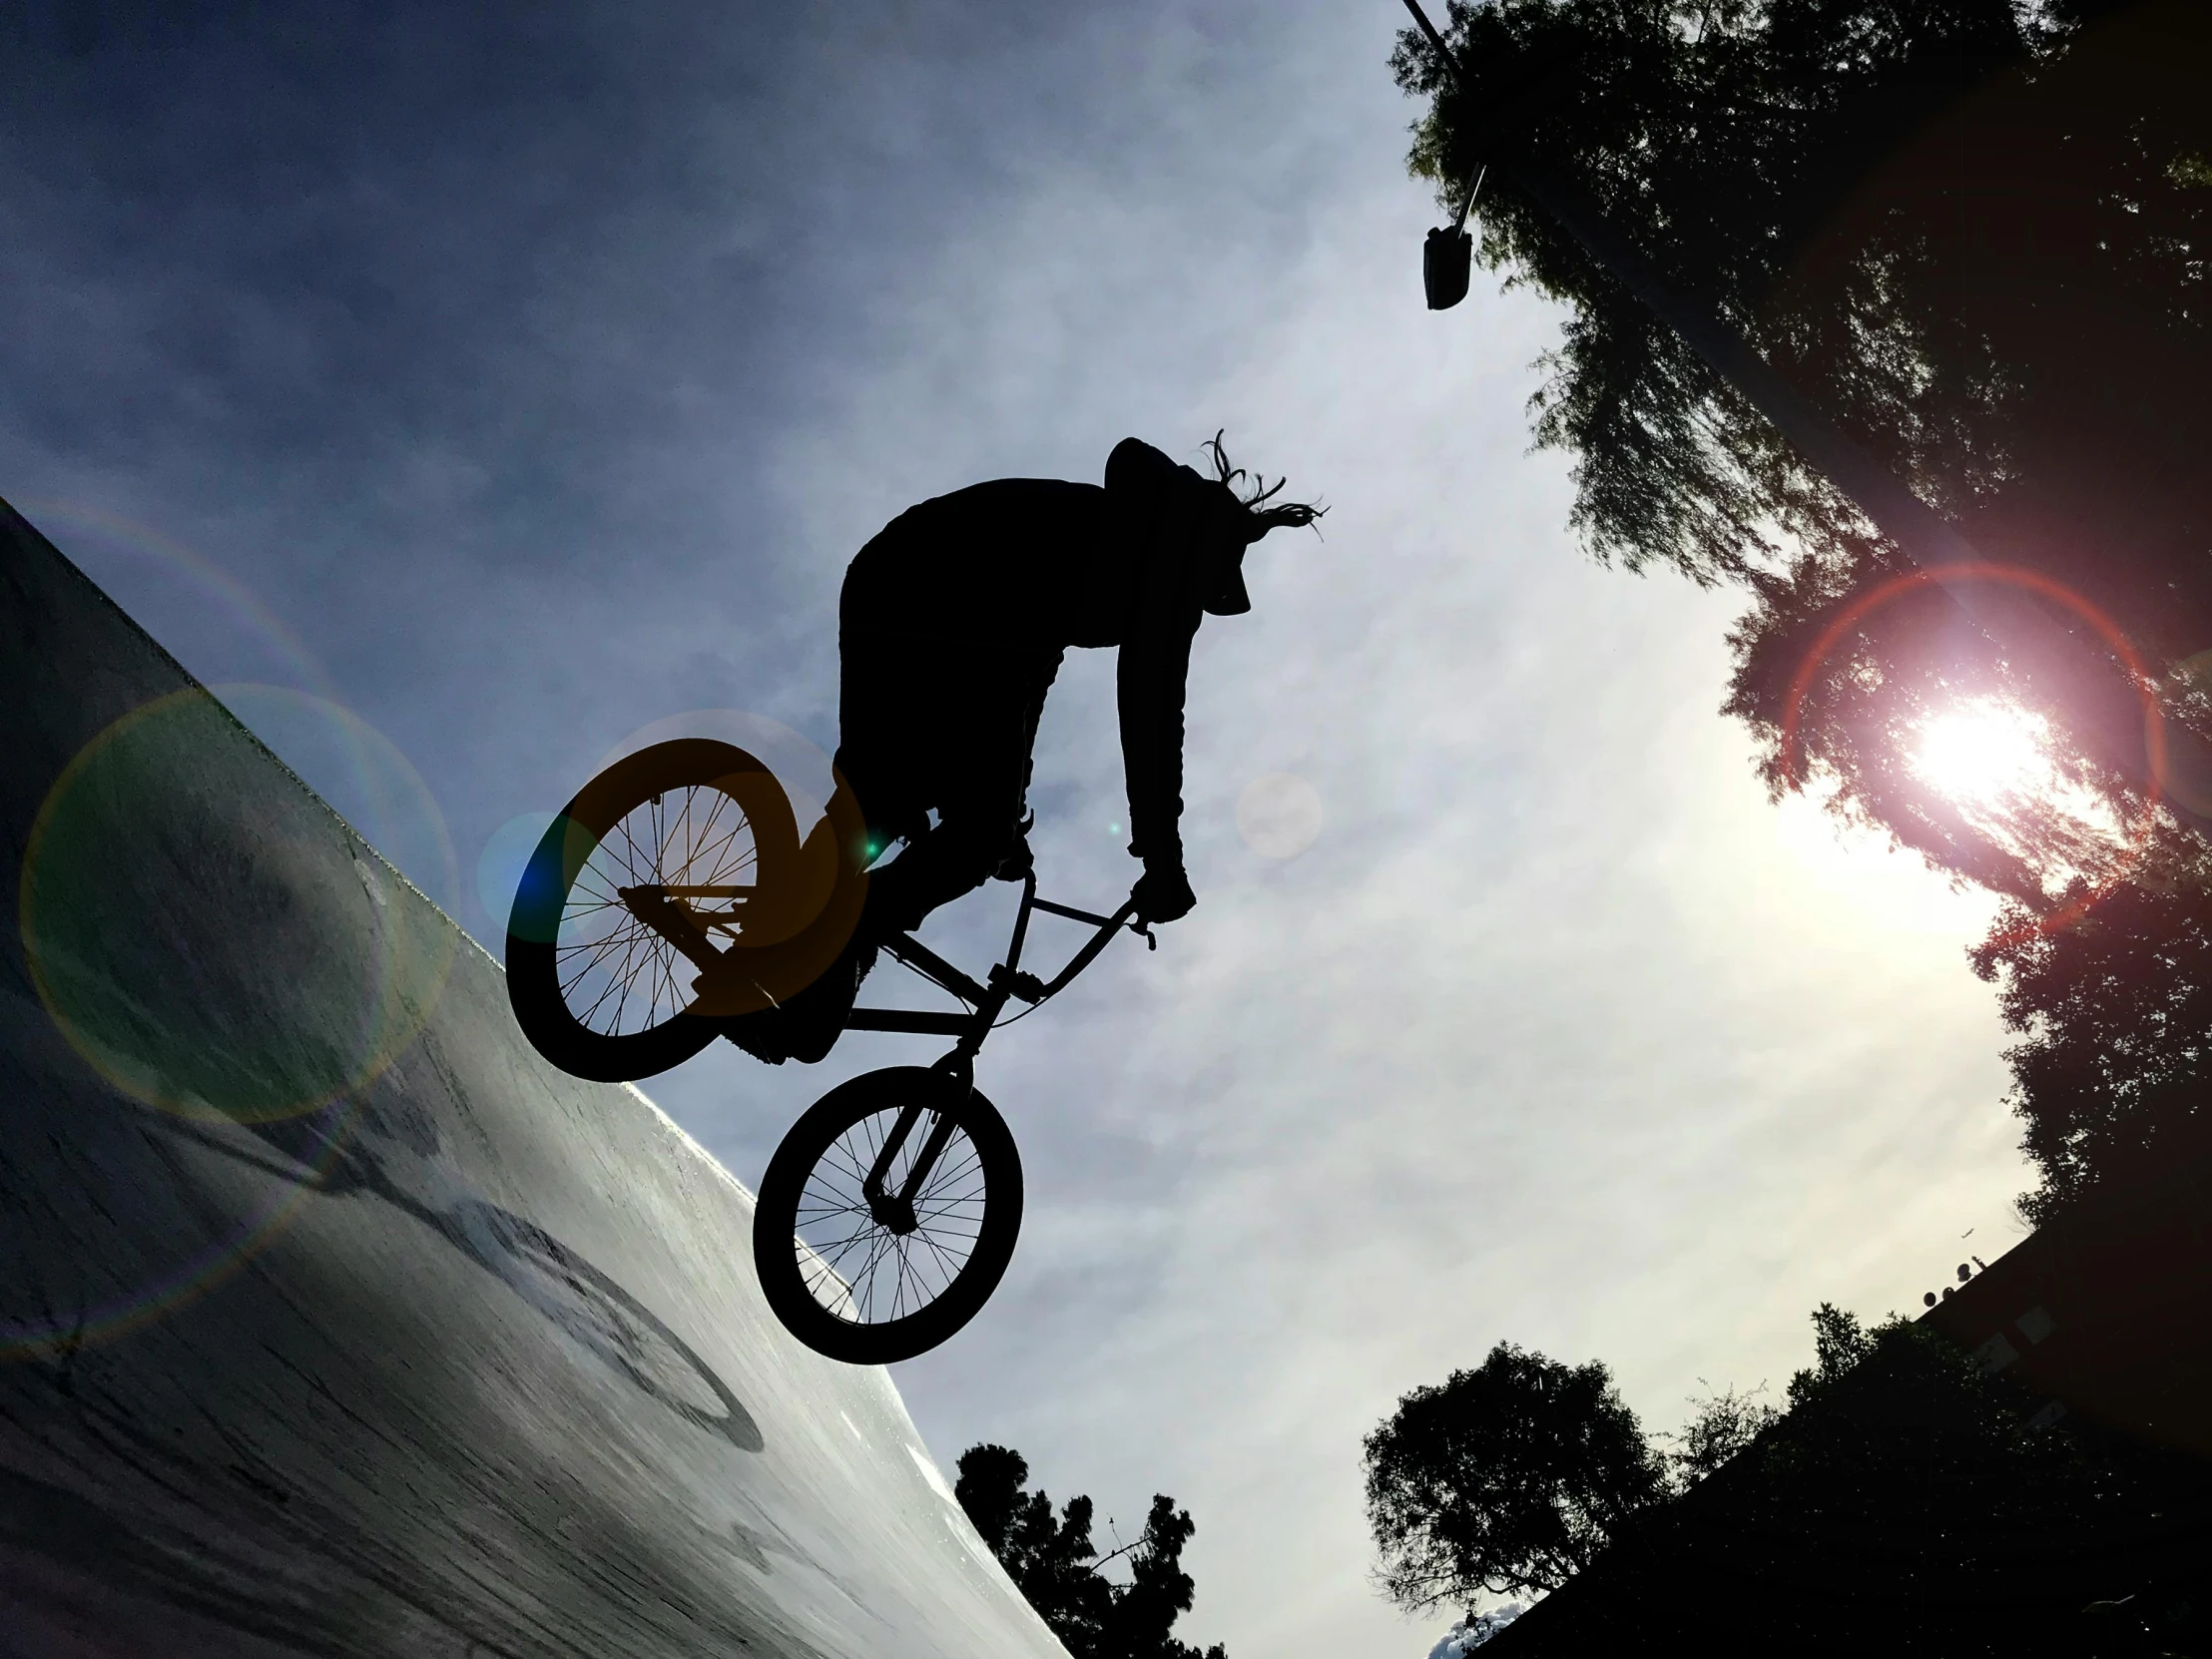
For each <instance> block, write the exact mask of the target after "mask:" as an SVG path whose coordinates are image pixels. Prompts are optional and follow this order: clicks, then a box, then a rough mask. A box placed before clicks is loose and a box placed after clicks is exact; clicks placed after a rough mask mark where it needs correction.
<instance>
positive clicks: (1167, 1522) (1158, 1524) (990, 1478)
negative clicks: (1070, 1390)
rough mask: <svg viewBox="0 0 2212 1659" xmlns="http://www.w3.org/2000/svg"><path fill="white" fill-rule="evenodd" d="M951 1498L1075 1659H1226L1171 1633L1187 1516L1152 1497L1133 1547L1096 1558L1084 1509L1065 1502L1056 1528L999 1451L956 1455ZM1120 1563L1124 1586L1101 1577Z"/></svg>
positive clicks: (1181, 1587) (1082, 1500)
mask: <svg viewBox="0 0 2212 1659" xmlns="http://www.w3.org/2000/svg"><path fill="white" fill-rule="evenodd" d="M959 1471H960V1472H959V1479H958V1480H957V1481H956V1482H954V1484H953V1488H952V1491H953V1495H954V1496H955V1497H957V1498H958V1499H959V1500H960V1507H961V1508H962V1509H963V1510H965V1511H966V1513H967V1517H968V1519H969V1521H970V1522H972V1523H973V1524H974V1527H975V1530H976V1531H977V1532H978V1533H980V1534H981V1535H982V1538H983V1541H984V1542H985V1543H986V1544H988V1545H989V1546H990V1549H991V1553H992V1554H993V1555H995V1556H996V1557H997V1558H998V1562H999V1565H1001V1566H1003V1567H1004V1568H1005V1569H1006V1575H1007V1576H1008V1577H1009V1578H1011V1579H1012V1580H1013V1581H1014V1585H1015V1587H1016V1588H1017V1589H1019V1590H1020V1591H1021V1593H1022V1595H1023V1596H1025V1597H1026V1598H1027V1599H1028V1602H1029V1605H1030V1606H1032V1607H1034V1608H1035V1609H1036V1610H1037V1616H1038V1617H1040V1618H1041V1619H1043V1620H1044V1622H1045V1624H1046V1625H1047V1626H1049V1627H1050V1629H1051V1631H1052V1633H1053V1634H1054V1635H1055V1636H1057V1637H1058V1638H1059V1639H1060V1642H1061V1644H1062V1645H1063V1646H1065V1647H1066V1648H1067V1650H1068V1652H1069V1653H1071V1654H1073V1655H1074V1656H1075V1659H1225V1655H1224V1650H1223V1649H1222V1647H1221V1645H1220V1644H1219V1643H1216V1644H1215V1645H1214V1646H1212V1647H1210V1648H1208V1649H1206V1651H1205V1652H1204V1653H1203V1654H1202V1653H1200V1651H1199V1650H1198V1649H1197V1648H1194V1647H1192V1646H1190V1645H1189V1644H1188V1643H1186V1642H1181V1641H1178V1640H1176V1639H1175V1637H1174V1636H1173V1635H1172V1634H1171V1632H1172V1630H1173V1627H1174V1624H1175V1621H1176V1619H1177V1617H1178V1616H1180V1615H1181V1614H1183V1613H1187V1612H1189V1611H1190V1607H1191V1601H1192V1596H1193V1593H1194V1585H1193V1584H1192V1581H1191V1575H1190V1574H1189V1573H1187V1572H1185V1571H1184V1570H1183V1565H1182V1559H1183V1546H1184V1545H1185V1544H1187V1543H1189V1542H1190V1540H1191V1538H1192V1536H1193V1534H1195V1533H1196V1532H1197V1530H1198V1528H1197V1525H1196V1523H1195V1522H1193V1521H1192V1519H1191V1517H1190V1512H1189V1511H1188V1510H1181V1509H1177V1508H1176V1507H1175V1500H1174V1499H1173V1498H1171V1497H1167V1496H1164V1495H1155V1496H1154V1498H1153V1500H1152V1508H1151V1510H1150V1512H1149V1513H1148V1514H1147V1515H1146V1516H1145V1524H1144V1530H1143V1532H1142V1533H1140V1534H1139V1535H1138V1538H1137V1541H1136V1542H1135V1543H1134V1544H1130V1545H1128V1546H1126V1547H1125V1548H1123V1549H1119V1550H1116V1551H1114V1552H1113V1554H1112V1555H1108V1556H1106V1557H1104V1558H1101V1557H1100V1556H1099V1553H1098V1550H1097V1549H1096V1548H1095V1547H1094V1546H1093V1544H1092V1543H1091V1517H1092V1513H1093V1510H1092V1504H1091V1500H1090V1499H1089V1498H1088V1497H1085V1496H1077V1497H1072V1498H1070V1499H1068V1501H1067V1504H1066V1506H1065V1507H1064V1508H1063V1509H1062V1510H1061V1511H1060V1514H1059V1517H1058V1519H1055V1518H1054V1516H1053V1512H1052V1500H1051V1499H1050V1498H1049V1497H1047V1496H1046V1495H1045V1493H1044V1492H1042V1491H1034V1492H1032V1491H1029V1490H1027V1489H1026V1482H1027V1481H1028V1479H1029V1464H1028V1462H1027V1461H1026V1460H1025V1459H1024V1458H1023V1457H1022V1455H1021V1453H1020V1452H1018V1451H1014V1450H1012V1449H1010V1448H1009V1447H1006V1446H1001V1445H987V1444H986V1445H973V1446H970V1447H968V1449H967V1450H966V1451H964V1452H962V1453H961V1454H960V1462H959ZM1116 1556H1127V1557H1128V1561H1129V1582H1128V1583H1126V1584H1122V1583H1116V1582H1115V1581H1114V1580H1112V1579H1110V1578H1108V1577H1106V1576H1105V1575H1104V1573H1103V1572H1102V1571H1101V1570H1100V1569H1101V1568H1102V1567H1104V1566H1106V1565H1107V1564H1108V1563H1109V1562H1111V1561H1112V1560H1113V1559H1114V1558H1115V1557H1116Z"/></svg>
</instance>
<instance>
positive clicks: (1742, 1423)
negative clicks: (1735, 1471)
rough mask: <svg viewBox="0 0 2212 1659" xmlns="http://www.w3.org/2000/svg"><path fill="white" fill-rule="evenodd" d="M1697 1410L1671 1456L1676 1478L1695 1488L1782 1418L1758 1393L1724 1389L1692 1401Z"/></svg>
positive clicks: (1678, 1436)
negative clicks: (1678, 1447) (1677, 1448)
mask: <svg viewBox="0 0 2212 1659" xmlns="http://www.w3.org/2000/svg"><path fill="white" fill-rule="evenodd" d="M1692 1403H1693V1404H1695V1405H1696V1406H1697V1410H1696V1411H1694V1412H1693V1413H1692V1414H1691V1417H1690V1420H1689V1422H1688V1423H1686V1424H1685V1425H1684V1426H1683V1429H1682V1432H1681V1433H1680V1434H1678V1435H1676V1436H1675V1439H1676V1441H1677V1443H1678V1444H1679V1446H1680V1449H1679V1450H1676V1451H1673V1452H1670V1453H1669V1454H1668V1458H1667V1460H1668V1462H1670V1463H1671V1464H1672V1465H1673V1467H1674V1473H1675V1478H1676V1479H1677V1480H1678V1481H1679V1482H1680V1483H1681V1484H1682V1485H1683V1486H1684V1487H1689V1486H1694V1485H1696V1484H1697V1483H1698V1482H1699V1481H1701V1480H1707V1479H1710V1478H1712V1476H1714V1475H1716V1474H1718V1473H1719V1472H1720V1471H1721V1470H1722V1469H1723V1468H1725V1467H1727V1465H1728V1464H1729V1463H1731V1462H1733V1461H1734V1460H1735V1459H1736V1458H1737V1457H1738V1456H1739V1455H1741V1454H1742V1453H1743V1452H1745V1451H1746V1450H1748V1449H1750V1447H1751V1445H1752V1443H1753V1442H1754V1441H1755V1440H1757V1439H1758V1438H1759V1436H1760V1435H1761V1434H1762V1433H1764V1432H1765V1431H1766V1430H1767V1429H1768V1428H1769V1427H1771V1426H1773V1424H1774V1423H1775V1422H1776V1420H1777V1419H1779V1418H1780V1417H1781V1415H1782V1413H1781V1411H1780V1410H1778V1409H1777V1408H1776V1407H1774V1406H1772V1405H1770V1404H1768V1403H1767V1402H1766V1401H1765V1400H1763V1399H1760V1398H1759V1397H1758V1396H1757V1394H1756V1393H1744V1392H1741V1391H1739V1390H1737V1389H1735V1388H1723V1389H1722V1390H1721V1391H1720V1392H1719V1393H1717V1394H1712V1395H1710V1396H1708V1397H1707V1398H1704V1399H1701V1400H1694V1401H1692Z"/></svg>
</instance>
